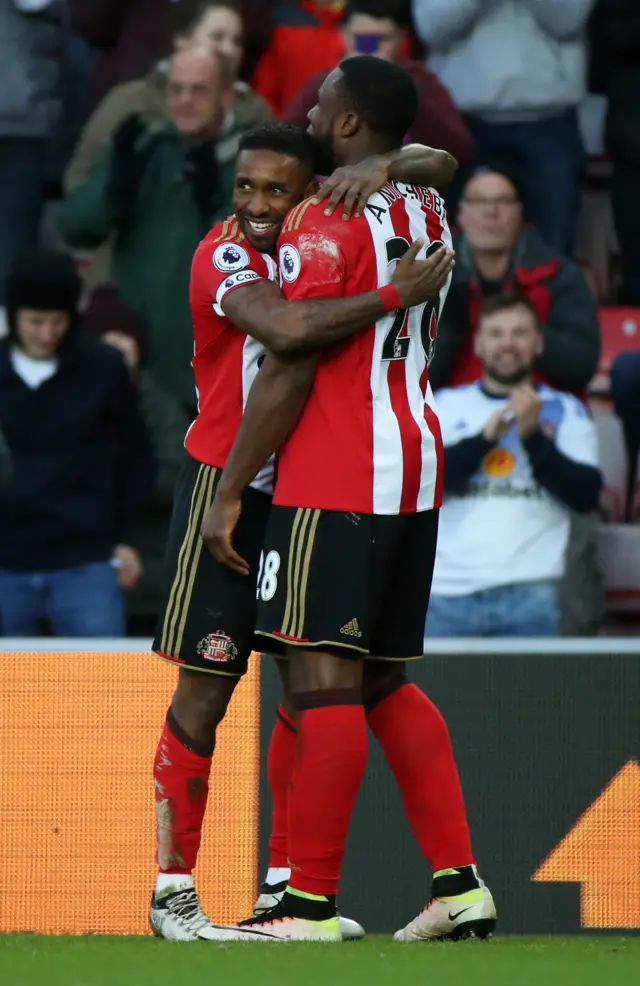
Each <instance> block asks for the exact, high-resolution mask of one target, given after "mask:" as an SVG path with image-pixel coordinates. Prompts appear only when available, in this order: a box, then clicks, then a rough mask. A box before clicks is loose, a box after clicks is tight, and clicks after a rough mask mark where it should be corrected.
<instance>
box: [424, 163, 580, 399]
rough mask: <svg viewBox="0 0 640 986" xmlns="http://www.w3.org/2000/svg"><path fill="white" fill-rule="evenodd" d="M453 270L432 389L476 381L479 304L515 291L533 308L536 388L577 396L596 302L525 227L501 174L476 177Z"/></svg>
mask: <svg viewBox="0 0 640 986" xmlns="http://www.w3.org/2000/svg"><path fill="white" fill-rule="evenodd" d="M458 226H459V229H460V234H459V236H458V238H457V240H456V241H455V244H454V245H455V249H456V266H455V269H454V273H453V282H452V285H451V289H450V292H449V300H448V301H447V307H446V309H445V311H444V313H443V315H442V318H441V319H440V323H439V327H438V345H437V347H436V352H435V356H434V358H433V361H432V363H431V365H430V368H429V376H430V378H431V381H432V386H433V388H434V390H437V389H438V388H439V387H445V386H447V387H451V386H457V385H459V384H465V383H470V382H472V381H473V380H476V379H478V378H479V377H480V376H481V375H482V364H481V362H480V360H479V358H478V357H477V356H476V355H475V353H474V335H475V333H476V330H477V325H478V316H479V312H480V308H481V305H482V302H483V300H484V299H485V298H487V297H489V296H490V295H492V294H503V293H505V292H513V291H517V292H520V293H521V294H523V295H524V296H525V297H526V298H528V299H529V301H530V302H531V303H532V304H533V306H534V308H535V310H536V312H537V314H538V318H539V320H540V327H541V331H542V335H543V337H544V348H543V349H542V351H541V353H540V355H539V356H538V358H537V359H536V362H535V367H534V370H535V372H534V378H533V379H534V381H536V382H544V383H548V384H549V385H550V386H552V387H556V388H557V389H559V390H565V391H570V392H572V393H581V392H583V391H584V389H585V387H586V386H587V384H588V382H589V380H590V379H591V377H592V376H593V374H594V373H595V370H596V365H597V361H598V352H599V327H598V313H597V308H596V303H595V300H594V298H593V297H592V295H591V292H590V290H589V287H588V285H587V282H586V280H585V278H584V276H583V274H582V271H580V269H579V268H578V267H577V266H576V265H575V264H574V263H572V262H571V261H569V260H566V259H565V258H564V257H563V256H561V255H560V254H558V253H556V252H555V251H554V250H553V249H552V248H550V247H549V246H547V244H546V243H544V242H543V241H542V239H541V238H540V236H539V235H538V234H537V233H536V232H535V231H534V230H533V229H532V228H529V227H526V226H525V225H524V222H523V215H522V204H521V194H520V188H519V182H518V180H517V178H516V177H515V176H514V175H512V174H507V173H506V171H503V170H502V169H501V168H485V169H483V170H481V171H477V172H475V173H474V174H473V175H472V176H471V178H470V179H469V181H468V182H467V184H466V186H465V189H464V192H463V196H462V201H461V203H460V209H459V212H458Z"/></svg>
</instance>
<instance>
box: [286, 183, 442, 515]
mask: <svg viewBox="0 0 640 986" xmlns="http://www.w3.org/2000/svg"><path fill="white" fill-rule="evenodd" d="M418 238H421V239H424V241H425V244H426V249H429V247H431V249H435V248H436V247H435V246H434V245H435V244H439V245H441V244H442V243H443V242H444V243H445V244H446V245H447V246H449V247H450V246H451V234H450V232H449V228H448V225H447V220H446V213H445V210H444V205H443V202H442V200H441V198H440V196H439V195H438V193H437V192H435V191H434V190H433V189H430V188H420V187H416V186H413V185H405V184H401V183H398V182H393V183H388V184H387V185H385V187H384V188H383V189H382V191H381V192H378V193H377V194H375V195H373V196H372V197H371V198H370V199H369V202H368V203H367V206H366V208H365V212H364V215H363V216H362V217H360V218H359V219H351V220H349V221H348V222H345V221H344V220H343V219H342V218H341V216H340V210H339V209H338V210H337V212H336V213H334V215H333V216H325V215H324V207H323V206H322V205H320V206H313V205H311V203H310V201H306V202H304V203H302V205H300V206H298V208H297V209H294V210H293V211H292V212H291V213H290V214H289V216H288V218H287V220H286V221H285V225H284V227H283V231H282V234H281V236H280V241H279V262H280V275H281V279H282V286H283V289H284V291H285V294H286V296H287V298H288V299H290V300H301V299H304V298H312V297H327V296H331V297H340V296H350V295H355V294H360V293H362V292H364V291H370V290H373V289H375V288H377V287H382V286H384V285H386V284H389V283H390V282H391V277H392V274H393V271H394V267H395V264H396V262H397V260H398V259H399V258H400V257H401V256H402V255H403V254H404V253H405V252H406V250H407V249H408V247H409V245H410V244H411V243H412V242H413V241H414V240H416V239H418ZM448 288H449V284H448V283H447V284H446V286H445V287H444V288H443V289H442V291H441V293H440V299H439V303H438V304H437V305H434V304H426V305H421V306H419V307H417V308H412V309H410V310H409V311H398V312H392V313H390V314H388V315H385V316H384V317H383V318H381V319H380V321H379V322H377V323H376V324H375V325H372V326H370V328H368V329H364V330H362V331H361V332H359V333H357V334H356V335H355V336H353V337H352V338H351V339H349V340H348V341H347V342H345V343H342V344H341V345H339V346H337V347H335V348H334V349H332V350H331V351H329V352H327V354H326V355H324V356H323V357H321V359H320V361H319V364H318V370H317V373H316V378H315V382H314V384H313V389H312V391H311V394H310V396H309V399H308V401H307V404H306V407H305V409H304V411H303V414H302V416H301V418H300V420H299V422H298V425H297V427H296V428H295V430H294V431H293V432H292V434H291V436H290V437H289V438H288V440H287V442H286V443H285V445H284V446H283V448H282V449H281V450H280V455H279V458H278V481H277V484H276V491H275V497H274V503H276V504H281V505H283V506H296V507H316V508H318V507H319V508H323V509H326V510H342V511H353V512H357V513H375V514H401V513H415V512H417V511H421V510H430V509H433V508H434V507H438V506H440V504H441V501H442V473H443V468H444V460H443V451H442V440H441V436H440V426H439V424H438V418H437V416H436V412H435V404H434V399H433V393H432V391H431V386H430V384H429V371H428V364H429V359H430V358H431V355H432V353H433V348H434V345H435V336H436V329H437V324H438V316H439V313H440V311H441V309H442V306H443V305H444V302H445V298H446V295H447V291H448Z"/></svg>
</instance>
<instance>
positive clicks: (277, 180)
mask: <svg viewBox="0 0 640 986" xmlns="http://www.w3.org/2000/svg"><path fill="white" fill-rule="evenodd" d="M315 189H316V185H315V183H314V182H313V181H312V180H311V178H310V175H309V171H308V168H306V167H305V166H304V165H303V164H302V163H301V162H300V161H299V160H298V158H296V157H293V155H291V154H282V153H278V152H276V151H268V150H245V151H241V152H240V154H239V156H238V161H237V164H236V184H235V190H234V193H233V202H234V207H235V214H236V217H237V219H238V221H239V223H240V226H241V227H242V232H243V233H244V235H245V236H246V237H247V239H248V241H249V243H250V244H251V246H253V247H255V249H256V250H259V251H260V253H275V251H276V244H277V242H278V236H279V235H280V230H281V229H282V224H283V222H284V220H285V218H286V215H287V213H288V212H289V210H290V209H292V208H293V207H294V206H295V205H298V203H299V202H302V200H303V199H304V198H306V197H307V196H308V195H312V194H313V192H314V191H315Z"/></svg>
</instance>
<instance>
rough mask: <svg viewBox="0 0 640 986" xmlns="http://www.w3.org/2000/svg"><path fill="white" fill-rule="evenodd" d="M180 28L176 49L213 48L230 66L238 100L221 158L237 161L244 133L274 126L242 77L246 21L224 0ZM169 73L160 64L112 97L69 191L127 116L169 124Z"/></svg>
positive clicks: (208, 4)
mask: <svg viewBox="0 0 640 986" xmlns="http://www.w3.org/2000/svg"><path fill="white" fill-rule="evenodd" d="M179 6H182V4H180V5H179ZM180 24H181V25H182V26H181V27H180V30H179V31H176V33H175V35H174V36H173V44H174V47H175V46H176V45H179V44H180V43H183V44H184V43H185V42H187V43H188V42H193V43H195V44H203V45H206V44H210V45H211V47H212V49H213V50H214V51H215V52H216V53H217V54H219V55H222V56H223V57H224V59H225V63H226V67H227V68H228V70H229V71H230V73H231V74H232V75H233V79H234V89H235V96H234V97H233V99H232V100H231V105H230V106H229V108H228V112H227V115H226V118H225V121H224V124H223V126H222V129H221V131H220V135H219V143H220V145H221V146H220V147H219V149H218V157H219V158H220V155H221V153H222V155H223V159H224V160H227V159H230V158H234V159H235V157H236V154H237V150H238V141H239V140H240V137H241V136H242V134H243V133H245V132H246V131H247V130H251V129H252V128H253V127H257V126H261V125H262V124H264V123H268V121H269V120H270V118H271V111H270V110H269V108H268V106H267V105H266V103H265V102H264V100H263V99H261V98H260V96H258V95H257V94H256V93H254V92H253V90H252V89H251V88H250V87H249V86H248V85H247V84H246V83H245V82H240V81H239V80H238V78H237V75H238V69H239V67H240V62H241V61H242V53H243V33H242V20H241V19H240V16H239V15H238V13H236V12H235V11H234V10H233V8H232V7H231V6H229V5H228V4H227V3H225V2H224V0H220V2H218V0H202V2H201V3H200V4H199V8H198V16H197V17H196V18H195V20H193V21H186V20H184V19H183V20H181V21H180ZM168 70H169V62H168V61H166V60H165V61H160V62H158V64H157V65H156V66H155V67H154V68H153V69H152V71H151V72H149V73H148V74H147V75H146V76H144V77H143V78H141V79H135V80H133V81H131V82H125V83H123V84H122V85H119V86H116V87H115V88H114V89H112V90H111V91H110V92H109V93H108V95H107V96H106V97H105V99H104V100H103V101H102V102H101V103H100V105H99V106H98V107H97V109H96V110H95V112H94V114H93V115H92V117H91V119H90V120H89V122H88V123H87V126H86V127H85V129H84V131H83V133H82V136H81V138H80V141H79V143H78V146H77V147H76V150H75V154H74V157H73V160H72V161H71V163H70V165H69V168H68V170H67V174H66V176H65V187H66V189H67V190H69V189H71V188H73V187H74V186H75V185H77V184H79V183H80V182H82V181H84V179H85V178H86V177H87V175H88V174H89V171H90V170H91V168H92V167H93V165H94V164H95V162H96V160H97V159H98V157H99V155H100V153H101V152H102V150H103V149H104V146H105V144H106V143H107V141H108V140H109V139H110V137H111V136H112V134H113V132H114V131H115V130H116V128H117V127H118V126H119V125H120V124H121V123H122V121H123V120H124V119H126V117H127V116H130V115H131V114H132V113H137V114H138V115H139V116H140V117H141V119H142V120H143V121H144V122H145V123H153V122H155V121H157V120H164V119H166V116H167V105H166V84H167V72H168ZM223 142H224V143H223Z"/></svg>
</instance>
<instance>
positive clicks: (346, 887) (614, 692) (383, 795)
mask: <svg viewBox="0 0 640 986" xmlns="http://www.w3.org/2000/svg"><path fill="white" fill-rule="evenodd" d="M516 649H517V648H515V647H514V650H516ZM263 668H264V672H263V695H262V709H263V716H262V740H261V743H262V757H263V759H262V763H263V764H264V756H265V753H266V748H267V744H268V741H269V735H270V731H271V726H272V723H273V715H274V711H275V708H276V706H277V703H278V701H279V687H278V682H277V680H276V676H275V673H274V672H273V670H272V669H271V668H269V667H268V665H267V662H266V661H264V662H263ZM411 676H412V679H413V680H414V681H416V682H417V683H418V684H419V685H420V686H421V687H422V688H423V689H424V690H425V691H426V692H427V693H428V694H429V696H430V697H431V698H432V699H433V700H434V701H435V702H436V704H437V705H438V706H439V708H440V709H441V711H442V713H443V714H444V716H445V718H446V720H447V722H448V724H449V728H450V730H451V735H452V739H453V743H454V748H455V751H456V756H457V760H458V766H459V770H460V774H461V777H462V782H463V786H464V790H465V796H466V800H467V807H468V814H469V820H470V823H471V829H472V835H473V844H474V850H475V854H476V858H477V861H478V865H479V867H480V871H481V874H482V876H483V878H484V879H485V881H486V883H487V884H488V885H489V886H490V887H491V889H492V891H493V893H494V897H495V900H496V904H497V907H498V913H499V921H500V930H501V931H503V932H513V933H516V932H517V933H530V934H545V933H554V934H558V933H571V932H578V931H581V930H586V929H594V930H596V929H598V930H600V931H602V930H603V929H604V930H607V929H611V930H613V929H614V928H615V929H619V928H624V929H625V930H626V931H628V932H633V931H634V930H640V656H638V655H633V654H603V653H598V654H586V655H580V654H561V653H558V654H542V653H540V654H520V655H519V654H517V653H514V654H511V655H509V654H502V653H501V654H487V655H484V654H480V655H469V656H465V655H444V654H442V655H432V656H430V657H429V658H427V659H425V660H424V661H422V662H419V663H417V664H415V665H414V666H413V667H412V668H411ZM261 784H262V789H261V794H262V797H261V825H260V843H261V845H260V858H261V860H262V863H263V866H264V864H265V863H266V860H267V836H268V827H269V813H270V802H269V796H268V790H267V785H266V780H265V778H264V772H263V777H262V780H261ZM534 876H535V877H536V878H535V879H534ZM429 885H430V873H429V870H428V867H427V865H426V864H425V863H424V861H423V859H422V856H421V854H420V852H419V850H418V848H417V845H416V843H415V840H414V838H413V835H412V833H411V831H410V829H409V826H408V824H407V822H406V820H405V817H404V814H403V810H402V805H401V802H400V797H399V794H398V791H397V788H396V786H395V781H394V780H393V777H392V775H391V773H390V771H389V769H388V767H387V765H386V763H385V762H384V759H383V757H382V754H381V752H380V750H379V748H378V747H377V744H376V742H375V740H374V738H373V737H372V736H371V735H370V743H369V766H368V771H367V776H366V779H365V782H364V784H363V786H362V789H361V791H360V794H359V797H358V802H357V805H356V810H355V814H354V818H353V823H352V827H351V833H350V837H349V843H348V848H347V855H346V860H345V864H344V869H343V880H342V886H341V894H340V909H341V911H342V913H343V914H345V915H347V916H349V917H354V918H356V919H357V920H359V921H361V922H362V924H364V926H365V928H367V929H368V930H369V931H371V932H389V931H393V930H395V929H396V928H399V927H401V926H402V925H404V924H406V922H407V921H408V920H409V919H411V918H413V917H414V916H415V915H416V914H417V912H418V911H419V910H420V909H421V908H422V907H423V906H424V905H425V903H426V901H427V896H428V891H429Z"/></svg>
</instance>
